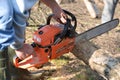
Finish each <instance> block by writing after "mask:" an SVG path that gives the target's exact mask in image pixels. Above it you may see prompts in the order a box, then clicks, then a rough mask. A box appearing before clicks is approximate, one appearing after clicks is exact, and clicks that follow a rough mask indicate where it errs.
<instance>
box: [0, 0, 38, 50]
mask: <svg viewBox="0 0 120 80" xmlns="http://www.w3.org/2000/svg"><path fill="white" fill-rule="evenodd" d="M36 2H37V0H0V50H4V49H5V48H6V47H7V46H9V45H10V46H11V47H12V48H14V49H18V48H20V47H22V45H23V43H24V39H25V28H26V21H27V19H28V17H29V10H30V8H31V7H32V6H33V5H34V4H35V3H36Z"/></svg>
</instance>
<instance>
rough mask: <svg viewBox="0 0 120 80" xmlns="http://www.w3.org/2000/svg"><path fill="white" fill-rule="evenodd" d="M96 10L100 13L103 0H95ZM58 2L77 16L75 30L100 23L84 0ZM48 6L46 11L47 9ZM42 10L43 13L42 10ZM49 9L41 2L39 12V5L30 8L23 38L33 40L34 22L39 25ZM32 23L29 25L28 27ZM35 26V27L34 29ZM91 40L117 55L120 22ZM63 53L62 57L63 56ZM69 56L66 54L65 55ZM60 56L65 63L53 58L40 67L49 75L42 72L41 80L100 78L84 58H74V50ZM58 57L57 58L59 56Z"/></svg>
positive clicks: (92, 79) (85, 28)
mask: <svg viewBox="0 0 120 80" xmlns="http://www.w3.org/2000/svg"><path fill="white" fill-rule="evenodd" d="M97 1H98V0H97ZM96 4H97V6H98V8H99V10H100V15H101V13H102V9H103V6H104V4H103V3H102V2H99V3H96ZM60 6H61V7H62V8H63V9H65V10H68V11H70V12H72V13H73V14H74V15H75V16H76V18H77V29H76V31H77V32H78V33H82V32H84V31H86V30H88V29H90V28H92V27H95V26H97V25H99V24H101V18H100V17H98V18H94V19H93V18H91V16H90V14H89V13H88V10H87V8H86V6H85V4H84V2H83V0H75V2H72V3H69V2H67V1H65V2H64V3H61V4H60ZM119 6H120V3H118V5H117V7H116V11H115V15H114V18H119V19H120V17H119V16H120V8H119ZM46 10H47V12H46ZM41 12H42V13H41ZM50 13H51V11H50V10H49V9H48V8H46V7H44V5H40V9H39V12H38V8H37V7H34V9H32V11H31V18H30V19H29V26H28V28H27V30H26V35H27V37H26V42H28V43H30V42H32V41H31V40H32V39H31V37H32V35H29V34H33V32H34V30H35V29H36V28H35V27H33V26H38V25H39V24H45V22H46V17H47V15H48V14H50ZM31 27H32V28H31ZM33 29H34V30H33ZM91 41H92V42H93V43H94V44H96V45H97V46H98V47H100V48H104V49H106V50H107V51H109V52H111V53H112V54H114V55H116V54H119V53H120V25H118V26H117V27H116V28H115V29H113V30H111V31H109V32H107V33H105V34H103V35H101V36H98V37H96V38H94V39H92V40H91ZM63 57H64V58H63ZM68 57H69V58H68ZM59 59H64V60H67V63H65V64H61V65H56V64H55V62H54V61H53V63H52V62H51V63H50V64H49V66H46V67H44V68H43V69H47V70H49V71H52V70H53V71H52V73H51V72H50V74H49V75H44V77H42V79H40V80H103V79H102V78H101V77H100V76H98V75H97V74H96V73H95V72H93V71H92V70H91V69H90V68H89V66H87V65H85V64H84V62H82V61H81V60H79V59H78V58H76V57H75V56H74V55H73V54H71V53H69V54H65V55H63V56H62V57H60V58H59ZM59 59H57V60H59Z"/></svg>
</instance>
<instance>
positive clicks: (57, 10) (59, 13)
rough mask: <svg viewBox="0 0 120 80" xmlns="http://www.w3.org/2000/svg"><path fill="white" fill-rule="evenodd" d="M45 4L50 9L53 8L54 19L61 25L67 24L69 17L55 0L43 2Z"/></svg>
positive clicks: (43, 0) (44, 0)
mask: <svg viewBox="0 0 120 80" xmlns="http://www.w3.org/2000/svg"><path fill="white" fill-rule="evenodd" d="M41 1H42V2H43V3H44V4H46V5H47V6H48V7H49V8H51V10H52V12H53V14H54V19H55V20H56V21H58V22H60V23H66V18H67V15H66V14H65V13H64V11H63V10H62V9H61V7H60V6H59V5H58V4H57V2H56V1H55V0H41Z"/></svg>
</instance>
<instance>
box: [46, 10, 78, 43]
mask: <svg viewBox="0 0 120 80" xmlns="http://www.w3.org/2000/svg"><path fill="white" fill-rule="evenodd" d="M63 11H64V12H65V13H66V14H67V16H68V17H70V18H67V19H66V21H67V22H66V23H65V24H63V25H64V29H63V31H62V33H61V34H60V35H59V37H58V38H57V39H56V40H55V42H54V44H57V43H59V42H60V41H61V40H62V39H63V38H64V37H65V36H66V35H68V34H69V37H70V36H71V34H72V33H71V34H70V31H71V32H74V31H75V29H76V26H77V20H76V17H75V16H74V14H72V13H71V12H69V11H66V10H63ZM53 16H54V14H51V15H49V16H48V18H47V23H46V25H49V24H50V21H51V18H52V17H53ZM71 22H73V24H71ZM67 32H69V33H67Z"/></svg>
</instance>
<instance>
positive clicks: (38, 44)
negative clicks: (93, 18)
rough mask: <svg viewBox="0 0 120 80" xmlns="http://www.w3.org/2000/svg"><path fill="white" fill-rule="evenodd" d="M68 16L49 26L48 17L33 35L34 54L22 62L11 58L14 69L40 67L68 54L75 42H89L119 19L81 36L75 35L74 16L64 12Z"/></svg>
mask: <svg viewBox="0 0 120 80" xmlns="http://www.w3.org/2000/svg"><path fill="white" fill-rule="evenodd" d="M64 12H65V13H66V14H67V15H68V18H67V19H66V21H67V22H66V23H65V24H62V23H58V24H51V18H52V17H53V16H54V15H53V14H51V15H49V16H48V18H47V21H46V24H45V25H42V26H40V27H39V28H38V30H36V31H35V32H34V34H33V43H32V44H31V46H32V47H33V48H34V51H35V53H34V54H31V55H30V56H28V57H27V58H25V59H24V60H20V59H19V58H18V57H17V56H16V57H14V58H13V63H14V65H15V67H18V68H23V69H27V68H30V67H40V66H42V65H44V64H45V63H47V62H49V61H50V60H52V59H56V58H58V57H60V56H62V55H63V54H65V53H69V52H70V51H71V50H72V49H73V48H74V46H75V42H76V40H78V41H79V42H82V41H87V40H91V39H93V38H95V37H97V36H99V35H101V34H103V33H105V32H108V31H110V30H111V29H113V28H115V27H116V26H117V25H118V24H119V19H114V20H112V21H109V22H106V23H103V24H101V25H98V26H96V27H94V28H91V29H89V30H87V31H85V32H83V33H81V34H77V32H76V31H75V30H76V26H77V20H76V17H75V16H74V14H72V13H71V12H69V11H66V10H64Z"/></svg>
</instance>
